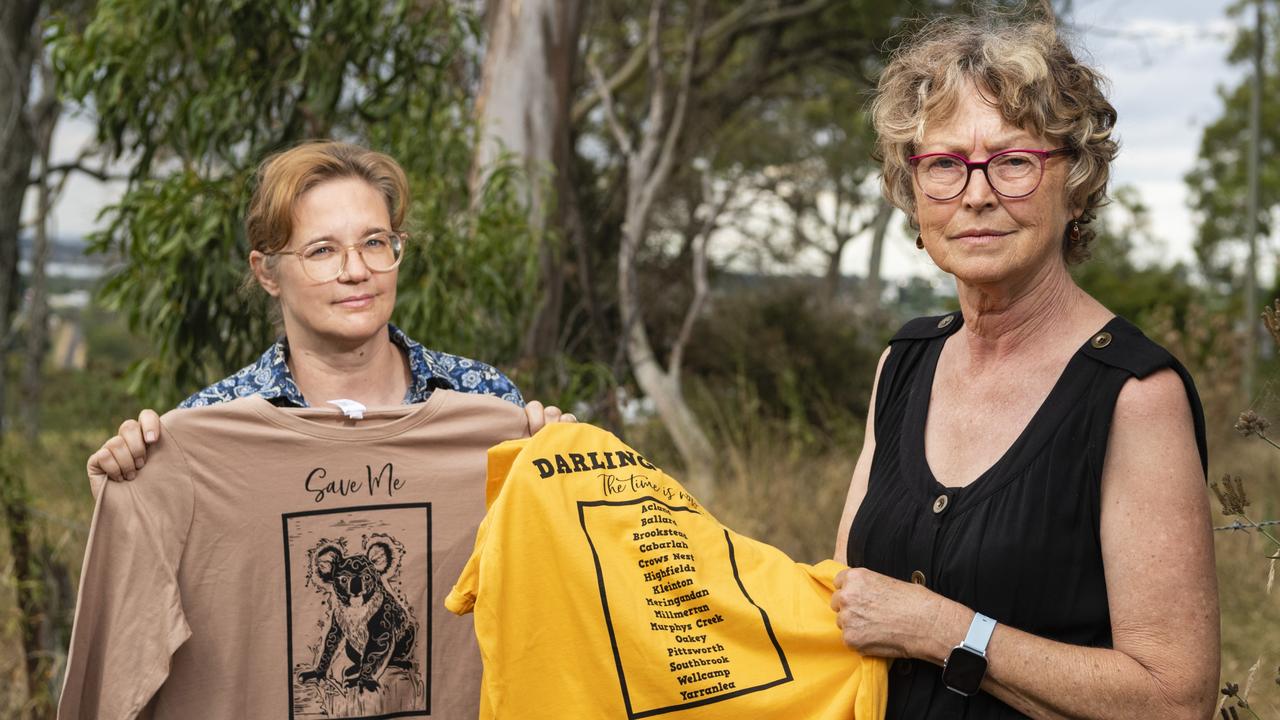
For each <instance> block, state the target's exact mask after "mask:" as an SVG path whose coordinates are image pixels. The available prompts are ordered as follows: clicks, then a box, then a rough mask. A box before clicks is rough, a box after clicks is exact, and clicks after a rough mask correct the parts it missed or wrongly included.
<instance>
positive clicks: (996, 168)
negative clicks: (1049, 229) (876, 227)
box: [916, 152, 1044, 200]
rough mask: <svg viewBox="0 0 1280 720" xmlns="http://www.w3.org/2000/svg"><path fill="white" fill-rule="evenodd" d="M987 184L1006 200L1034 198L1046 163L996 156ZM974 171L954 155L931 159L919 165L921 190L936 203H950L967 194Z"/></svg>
mask: <svg viewBox="0 0 1280 720" xmlns="http://www.w3.org/2000/svg"><path fill="white" fill-rule="evenodd" d="M986 170H987V172H986V175H987V182H989V183H991V187H992V188H993V189H994V190H995V191H996V192H997V193H1000V194H1001V195H1004V196H1005V197H1023V196H1025V195H1030V194H1031V193H1032V192H1034V191H1035V189H1036V188H1037V187H1038V186H1039V185H1040V177H1041V175H1042V173H1043V171H1044V161H1043V160H1041V159H1040V156H1039V155H1036V154H1034V153H1024V152H1010V153H1003V154H1000V155H996V156H995V157H993V158H991V160H990V161H989V162H988V163H987V166H986ZM969 175H970V168H969V167H968V166H966V165H965V163H964V161H963V160H961V159H960V158H959V157H957V156H954V155H931V156H929V157H925V158H921V159H920V162H919V163H918V164H917V165H916V179H917V181H918V182H919V183H920V189H921V190H923V191H924V193H925V194H926V195H928V196H929V197H931V198H933V199H935V200H950V199H951V198H954V197H956V196H957V195H959V194H960V193H961V192H963V191H964V188H965V186H966V185H967V183H968V180H969Z"/></svg>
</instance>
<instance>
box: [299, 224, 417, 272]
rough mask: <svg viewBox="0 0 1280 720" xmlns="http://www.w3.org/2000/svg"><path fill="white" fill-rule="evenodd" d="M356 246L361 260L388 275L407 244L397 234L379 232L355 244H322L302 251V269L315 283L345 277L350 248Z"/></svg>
mask: <svg viewBox="0 0 1280 720" xmlns="http://www.w3.org/2000/svg"><path fill="white" fill-rule="evenodd" d="M348 247H354V248H355V249H356V251H357V252H359V253H360V259H361V260H362V261H363V262H364V264H365V265H366V266H367V267H368V268H369V269H370V270H372V271H374V272H387V271H389V270H391V269H393V268H395V266H396V265H398V264H399V263H400V256H401V254H402V253H403V250H404V243H403V242H402V241H401V239H400V236H399V235H398V234H396V233H391V232H387V233H377V234H374V235H370V236H369V237H367V238H365V239H363V240H361V241H360V242H358V243H356V244H355V245H350V246H344V245H342V244H340V243H336V242H320V243H314V244H312V245H308V246H306V247H305V248H303V249H302V254H301V256H300V257H301V258H302V267H303V269H304V270H306V271H307V275H309V276H310V277H311V279H312V280H317V281H321V282H323V281H327V280H332V279H334V278H336V277H338V276H339V275H341V274H342V271H343V269H344V268H345V267H346V264H347V248H348Z"/></svg>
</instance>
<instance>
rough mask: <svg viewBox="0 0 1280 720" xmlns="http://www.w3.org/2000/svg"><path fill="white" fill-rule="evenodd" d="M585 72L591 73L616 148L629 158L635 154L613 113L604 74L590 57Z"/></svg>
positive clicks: (624, 130) (611, 98) (611, 95)
mask: <svg viewBox="0 0 1280 720" xmlns="http://www.w3.org/2000/svg"><path fill="white" fill-rule="evenodd" d="M587 70H588V71H589V72H590V73H591V79H592V81H593V82H594V83H595V85H596V88H597V89H598V90H599V92H600V97H601V99H602V100H603V102H604V117H605V123H606V124H607V125H608V126H609V130H610V131H611V132H612V133H613V137H614V138H615V139H616V140H617V141H618V147H620V148H621V149H622V154H623V155H624V156H626V157H628V158H630V157H631V156H632V155H633V154H635V147H634V146H633V145H632V143H631V136H630V135H628V134H627V130H626V128H624V127H623V126H622V121H621V120H619V119H618V115H617V113H616V112H614V109H613V93H612V92H611V91H610V90H609V83H608V81H606V80H605V79H604V74H603V73H601V72H600V66H599V65H597V64H596V61H595V60H594V59H593V58H592V57H591V56H587Z"/></svg>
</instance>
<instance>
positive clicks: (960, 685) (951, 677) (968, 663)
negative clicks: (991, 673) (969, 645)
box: [942, 647, 987, 695]
mask: <svg viewBox="0 0 1280 720" xmlns="http://www.w3.org/2000/svg"><path fill="white" fill-rule="evenodd" d="M986 674H987V659H986V658H985V657H983V656H981V655H979V654H977V653H975V652H973V651H972V650H966V649H964V648H962V647H958V648H955V649H954V650H952V651H951V655H950V656H948V657H947V664H946V665H945V666H944V667H943V668H942V684H943V685H946V686H947V689H949V690H954V691H955V692H958V693H960V694H961V695H974V694H976V693H977V692H978V686H980V685H982V677H983V676H984V675H986Z"/></svg>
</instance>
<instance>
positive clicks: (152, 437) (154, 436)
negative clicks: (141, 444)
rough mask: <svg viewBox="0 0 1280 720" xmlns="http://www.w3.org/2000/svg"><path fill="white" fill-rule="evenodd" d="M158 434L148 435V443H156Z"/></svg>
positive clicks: (151, 433) (150, 433)
mask: <svg viewBox="0 0 1280 720" xmlns="http://www.w3.org/2000/svg"><path fill="white" fill-rule="evenodd" d="M155 441H156V434H155V433H154V432H149V433H147V442H155Z"/></svg>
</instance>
